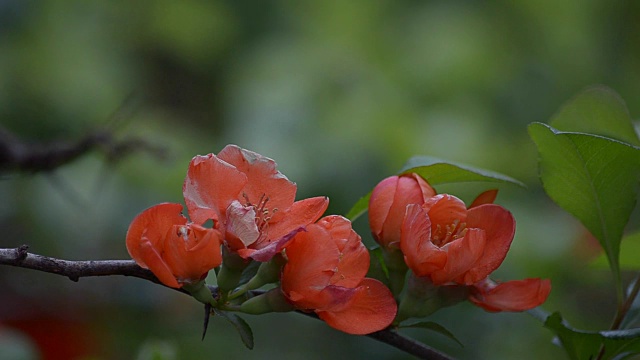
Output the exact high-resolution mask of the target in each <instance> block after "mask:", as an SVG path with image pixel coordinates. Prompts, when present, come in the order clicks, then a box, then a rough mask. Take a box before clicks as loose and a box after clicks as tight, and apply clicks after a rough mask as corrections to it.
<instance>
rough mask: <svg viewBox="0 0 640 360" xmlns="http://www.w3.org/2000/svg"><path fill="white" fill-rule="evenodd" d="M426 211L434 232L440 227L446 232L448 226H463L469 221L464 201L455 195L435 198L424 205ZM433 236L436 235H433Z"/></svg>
mask: <svg viewBox="0 0 640 360" xmlns="http://www.w3.org/2000/svg"><path fill="white" fill-rule="evenodd" d="M424 209H425V210H426V211H427V213H428V214H429V219H430V220H431V228H432V232H433V231H436V229H437V228H438V227H440V229H442V231H445V232H446V230H445V229H446V227H447V226H450V225H452V224H454V223H455V222H457V223H459V224H462V223H464V222H466V221H467V207H466V206H465V204H464V202H463V201H462V200H460V199H458V198H457V197H455V196H453V195H449V194H440V195H436V196H433V197H431V198H429V199H428V200H427V201H426V202H425V203H424ZM468 227H470V226H468ZM432 235H436V234H434V233H432Z"/></svg>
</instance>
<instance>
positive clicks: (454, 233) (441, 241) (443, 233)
mask: <svg viewBox="0 0 640 360" xmlns="http://www.w3.org/2000/svg"><path fill="white" fill-rule="evenodd" d="M466 234H467V224H466V223H461V222H460V220H458V219H456V220H454V221H453V223H451V224H446V225H444V227H443V226H442V225H441V224H437V225H436V227H435V229H433V228H432V229H431V242H432V243H433V244H434V245H436V246H438V247H443V246H445V245H447V244H448V243H450V242H452V241H454V240H457V239H460V238H463V237H464V236H465V235H466Z"/></svg>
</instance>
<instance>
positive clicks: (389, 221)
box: [369, 173, 436, 249]
mask: <svg viewBox="0 0 640 360" xmlns="http://www.w3.org/2000/svg"><path fill="white" fill-rule="evenodd" d="M435 194H436V192H435V190H433V188H432V187H431V186H429V184H428V183H427V182H426V181H425V180H424V179H423V178H421V177H420V176H419V175H417V174H414V173H411V174H406V175H401V176H390V177H388V178H386V179H384V180H382V181H381V182H380V183H378V185H376V187H375V188H374V189H373V192H372V193H371V198H370V200H369V225H370V227H371V232H372V234H373V237H374V239H375V240H376V241H377V242H378V243H379V244H380V245H381V246H382V247H383V248H386V249H389V248H390V247H391V248H398V247H399V243H400V228H401V227H402V219H403V217H404V213H405V208H406V207H407V205H409V204H420V205H421V204H423V203H424V202H425V201H426V200H427V199H428V198H430V197H432V196H434V195H435Z"/></svg>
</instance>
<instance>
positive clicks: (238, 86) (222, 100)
mask: <svg viewBox="0 0 640 360" xmlns="http://www.w3.org/2000/svg"><path fill="white" fill-rule="evenodd" d="M639 16H640V2H637V1H607V0H572V1H550V0H548V1H505V0H502V1H500V0H493V1H484V2H478V1H415V0H413V1H409V0H404V1H391V0H386V1H365V0H353V1H340V0H328V1H315V2H313V1H302V2H297V1H286V0H280V1H278V0H270V1H261V2H257V1H221V0H220V1H195V0H183V1H179V2H178V1H169V0H164V1H138V2H135V3H134V2H129V1H123V0H120V1H80V0H76V1H65V2H62V1H33V0H0V124H1V125H2V127H3V128H4V129H5V130H8V131H10V132H11V133H13V134H14V135H15V136H16V137H17V138H19V139H20V140H21V141H24V142H25V143H27V144H50V143H52V142H55V141H59V142H62V143H68V144H70V143H74V142H76V141H78V140H79V139H81V138H83V137H84V136H87V135H88V134H91V133H94V132H96V131H107V132H108V133H109V134H112V135H113V137H114V139H115V140H120V141H124V140H126V139H129V138H132V137H138V138H142V139H144V141H146V142H147V143H148V144H150V145H152V146H154V147H160V148H162V149H164V150H165V152H164V156H161V157H160V156H158V154H156V153H155V152H148V151H138V152H134V153H133V154H129V156H126V157H121V158H118V160H119V161H116V162H109V161H106V159H105V155H104V152H103V151H101V150H100V148H97V149H95V150H94V151H91V152H90V153H89V154H88V155H87V156H84V157H82V158H80V159H78V160H77V161H74V162H72V163H70V164H68V165H66V166H64V167H61V168H59V169H58V170H56V171H54V172H50V173H43V172H38V173H30V172H24V171H16V169H6V168H5V169H3V170H2V173H1V180H0V199H1V200H2V201H0V229H1V230H2V233H3V236H2V237H0V247H2V248H9V247H17V246H19V245H21V244H28V245H29V246H30V250H31V251H33V252H35V253H39V254H42V255H47V256H52V257H60V258H64V259H75V260H84V259H127V258H129V256H128V254H127V251H126V248H125V245H124V236H125V233H126V230H127V227H128V225H129V222H130V221H131V219H132V218H133V217H134V216H135V215H136V214H137V213H139V212H140V211H142V210H143V209H145V208H147V207H149V206H151V205H154V204H156V203H159V202H165V201H171V202H182V201H183V200H182V192H181V188H182V181H183V179H184V176H185V174H186V169H187V165H188V162H189V160H190V159H191V158H192V157H193V156H194V155H196V154H206V153H209V152H217V151H219V150H220V149H222V147H224V145H226V144H228V143H235V144H238V145H240V146H242V147H244V148H248V149H251V150H254V151H256V152H259V153H261V154H263V155H265V156H268V157H271V158H273V159H275V160H276V161H277V162H278V164H279V169H280V170H281V171H282V172H283V173H284V174H286V175H287V176H288V177H289V178H290V179H291V180H293V181H295V182H296V183H297V184H298V187H299V192H298V194H299V198H303V197H309V196H318V195H327V196H329V198H330V199H331V205H330V208H329V212H330V213H338V214H344V213H346V212H347V211H348V209H349V208H350V206H351V205H352V204H353V203H354V202H355V201H357V200H358V198H360V197H361V196H362V195H364V194H365V193H367V192H368V191H369V190H370V189H371V188H372V187H373V186H374V185H375V184H376V183H377V182H378V181H380V180H381V179H382V178H384V177H386V176H388V175H390V174H392V173H394V172H396V171H397V170H398V169H399V168H400V167H401V166H402V164H403V163H404V161H406V160H407V159H408V158H409V157H410V156H412V155H417V154H422V155H431V156H436V157H440V158H444V159H449V160H454V161H458V162H463V163H467V164H470V165H473V166H476V167H483V168H487V169H491V170H494V171H498V172H502V173H505V174H507V175H509V176H512V177H515V178H517V179H519V180H521V181H523V182H524V183H526V184H527V186H528V188H527V189H521V188H516V187H513V186H508V185H507V186H501V187H500V188H501V192H500V195H499V197H498V203H500V204H502V205H504V206H506V207H507V208H509V209H510V210H511V211H512V212H513V213H514V215H515V217H516V220H517V222H518V231H517V234H516V239H515V241H514V243H513V246H512V250H511V252H510V254H509V256H508V257H507V259H506V261H505V263H504V264H503V266H502V267H501V268H500V269H499V270H498V271H497V272H496V273H495V276H494V277H495V278H496V279H500V280H510V279H519V278H525V277H548V278H551V279H552V282H553V291H552V293H551V296H550V298H549V300H548V301H547V303H546V304H545V306H544V308H545V309H546V310H550V311H555V310H558V311H561V312H562V314H563V315H564V316H565V317H566V318H567V319H568V320H569V321H570V322H571V323H572V324H573V325H574V326H576V327H580V328H582V329H586V330H596V329H604V328H606V327H607V326H608V322H609V320H610V319H611V317H612V315H613V309H614V305H615V296H614V291H613V285H612V284H611V277H610V275H609V274H608V273H607V272H606V271H603V270H596V269H593V268H591V267H589V266H588V262H589V261H590V259H592V258H593V257H594V256H596V255H597V245H596V242H594V241H592V240H589V237H588V236H587V234H586V233H585V232H584V230H583V229H582V228H581V227H580V226H579V224H577V222H576V221H574V220H573V219H572V218H571V217H570V216H569V215H568V214H566V213H564V212H563V211H561V210H560V209H559V208H558V207H557V206H555V205H554V204H553V203H552V202H551V201H550V200H549V199H548V198H547V197H546V196H545V195H544V192H543V191H542V189H541V186H540V184H539V181H538V179H537V176H536V173H537V169H536V158H537V154H536V151H535V147H534V145H533V143H532V142H531V141H530V140H529V138H528V135H527V130H526V126H527V124H528V123H530V122H532V121H543V122H544V121H547V120H548V119H549V117H550V116H551V115H552V114H553V113H554V112H555V111H556V110H557V109H558V108H559V106H561V104H562V103H563V102H565V101H566V100H568V99H569V98H570V97H571V96H573V95H574V94H575V93H577V92H578V91H580V90H581V89H582V88H584V87H585V86H588V85H590V84H596V83H599V84H605V85H608V86H610V87H612V88H614V89H615V90H617V91H618V92H619V93H620V94H621V96H622V97H623V98H624V99H626V100H627V104H628V106H629V109H630V112H631V114H632V116H634V117H635V116H637V114H640V103H639V100H640V87H638V84H639V83H640V22H638V21H637V19H638V18H639ZM488 186H493V185H487V184H471V185H469V184H462V185H455V186H448V187H439V188H437V190H438V191H452V192H455V193H456V194H458V195H459V196H460V197H462V198H463V199H465V200H467V201H469V200H470V199H472V198H473V196H474V195H475V194H477V193H478V192H480V191H482V190H484V189H486V188H487V187H488ZM633 217H634V219H635V220H634V221H635V228H637V227H638V226H637V224H638V221H637V219H638V218H639V215H638V211H636V213H635V214H634V215H633ZM355 226H356V228H357V229H358V230H359V232H360V233H361V234H362V235H363V239H364V240H365V242H367V243H368V244H369V243H370V241H371V240H370V237H369V236H368V230H367V224H366V219H359V220H358V221H357V222H356V223H355ZM0 289H2V290H0V358H1V359H4V358H13V359H39V358H42V359H125V358H138V359H152V358H162V359H185V358H194V359H199V358H214V359H217V358H229V359H239V358H242V359H265V358H272V357H278V358H280V359H301V358H304V359H328V358H331V359H359V358H367V359H370V358H371V359H404V358H411V357H410V356H408V355H405V354H403V353H401V352H400V351H398V350H396V349H393V348H390V347H388V346H386V345H384V344H381V343H378V342H376V341H374V340H371V339H368V338H364V337H355V336H349V335H345V334H342V333H339V332H337V331H334V330H332V329H331V328H329V327H328V326H326V325H325V324H323V323H322V322H320V321H316V320H313V319H307V318H306V317H304V316H300V315H297V314H277V315H267V316H259V317H258V316H246V319H247V321H248V322H249V323H250V324H251V325H252V326H253V329H254V334H255V339H256V345H255V349H254V350H252V351H249V350H246V349H245V348H244V347H243V345H242V343H241V341H240V339H239V337H238V335H237V334H236V333H235V332H234V330H233V328H232V327H231V326H230V325H228V324H227V323H225V322H224V321H222V320H220V319H217V318H214V319H212V321H211V324H210V327H209V332H208V335H207V338H206V339H205V340H204V341H202V342H201V341H200V335H201V327H202V312H203V310H202V308H201V307H200V306H199V305H198V304H197V303H196V302H195V301H193V300H191V299H190V298H188V297H186V296H184V295H181V294H179V293H177V292H174V291H170V290H167V289H165V288H162V287H159V286H155V285H152V284H149V283H147V282H145V281H143V280H140V279H135V278H125V277H109V278H83V279H81V280H80V281H79V282H78V283H74V282H71V281H69V280H68V279H66V278H63V277H60V276H56V275H52V274H45V273H39V272H34V271H31V270H26V269H18V268H12V267H8V266H3V267H0ZM434 319H435V320H436V321H438V322H440V323H441V324H442V325H444V326H445V327H447V328H448V329H449V330H450V331H452V332H453V333H454V334H455V335H456V336H457V337H458V338H459V339H460V341H461V342H462V343H464V344H465V347H464V348H460V347H458V345H457V344H455V343H454V342H453V341H450V340H448V339H446V338H444V337H443V336H441V335H439V334H436V333H431V332H428V331H424V330H422V331H407V332H406V334H408V335H410V336H413V337H415V338H416V339H418V340H420V341H424V342H426V343H427V344H429V345H432V346H434V347H436V348H438V349H440V350H442V351H444V352H447V353H448V354H451V355H453V356H456V357H458V358H460V359H489V358H491V359H511V358H516V357H517V358H520V359H540V358H563V356H564V354H563V351H562V349H560V348H558V347H556V346H554V345H553V344H552V343H551V340H552V335H551V332H549V331H548V330H546V329H544V328H542V327H541V325H540V324H539V323H538V322H537V321H536V320H534V319H533V318H532V317H530V316H528V315H527V314H508V313H506V314H489V313H486V312H484V311H482V310H481V309H479V308H476V307H474V306H472V305H470V304H466V303H465V304H461V305H459V306H456V307H454V308H449V309H444V310H442V311H440V312H439V313H437V314H436V315H435V316H434ZM154 356H160V357H154Z"/></svg>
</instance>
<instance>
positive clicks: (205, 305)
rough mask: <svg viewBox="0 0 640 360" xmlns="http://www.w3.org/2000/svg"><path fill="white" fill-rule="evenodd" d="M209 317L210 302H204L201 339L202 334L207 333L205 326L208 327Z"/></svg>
mask: <svg viewBox="0 0 640 360" xmlns="http://www.w3.org/2000/svg"><path fill="white" fill-rule="evenodd" d="M210 317H211V304H204V328H203V329H202V339H201V340H202V341H204V336H205V335H207V328H208V327H209V318H210Z"/></svg>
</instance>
